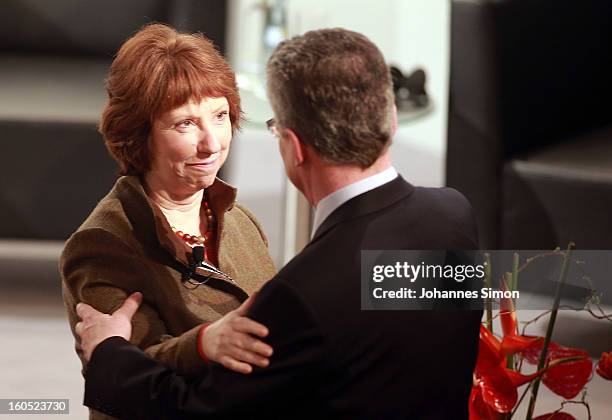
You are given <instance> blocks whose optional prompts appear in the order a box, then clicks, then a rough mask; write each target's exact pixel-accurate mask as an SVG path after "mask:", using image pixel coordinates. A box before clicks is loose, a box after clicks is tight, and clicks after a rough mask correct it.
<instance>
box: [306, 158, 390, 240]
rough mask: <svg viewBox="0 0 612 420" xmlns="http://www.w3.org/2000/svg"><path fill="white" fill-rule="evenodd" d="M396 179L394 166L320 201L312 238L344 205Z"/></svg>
mask: <svg viewBox="0 0 612 420" xmlns="http://www.w3.org/2000/svg"><path fill="white" fill-rule="evenodd" d="M395 178H397V171H396V170H395V168H394V167H393V166H391V167H389V168H387V169H385V170H384V171H381V172H378V173H376V174H374V175H372V176H369V177H367V178H364V179H362V180H360V181H357V182H354V183H352V184H349V185H346V186H344V187H342V188H340V189H338V190H336V191H334V192H333V193H331V194H329V195H327V196H326V197H325V198H323V199H322V200H321V201H319V203H318V204H317V207H316V208H315V214H314V222H313V225H312V236H314V234H315V232H316V231H317V229H318V228H319V226H321V224H323V222H324V221H325V219H327V217H328V216H329V215H330V214H332V213H333V211H334V210H336V209H337V208H338V207H340V206H341V205H342V204H344V203H346V202H347V201H349V200H350V199H351V198H353V197H356V196H358V195H360V194H363V193H365V192H368V191H370V190H373V189H374V188H378V187H380V186H381V185H384V184H386V183H388V182H390V181H393V180H394V179H395Z"/></svg>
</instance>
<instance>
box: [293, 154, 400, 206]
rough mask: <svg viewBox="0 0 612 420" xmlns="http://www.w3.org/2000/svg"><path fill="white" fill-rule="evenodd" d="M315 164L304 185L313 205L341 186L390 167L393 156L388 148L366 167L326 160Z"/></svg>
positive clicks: (305, 192)
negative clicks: (332, 162)
mask: <svg viewBox="0 0 612 420" xmlns="http://www.w3.org/2000/svg"><path fill="white" fill-rule="evenodd" d="M315 166H318V167H313V168H312V170H311V171H309V172H310V173H309V177H308V180H307V181H306V182H305V185H304V188H305V191H304V194H305V195H306V197H307V198H308V201H309V202H310V204H311V205H312V206H313V207H316V206H317V204H318V203H319V201H321V200H322V199H323V198H325V197H327V196H328V195H330V194H332V193H333V192H335V191H337V190H339V189H340V188H343V187H346V186H347V185H350V184H354V183H355V182H358V181H361V180H362V179H365V178H369V177H371V176H372V175H376V174H377V173H380V172H382V171H384V170H385V169H388V168H389V167H391V157H390V154H389V151H388V150H387V151H386V152H385V153H383V154H382V155H381V156H380V157H379V158H378V159H377V160H376V161H375V162H374V164H372V165H371V166H369V167H368V168H366V169H363V168H361V167H359V166H355V165H337V164H335V165H334V164H329V163H325V162H320V163H319V164H317V165H315Z"/></svg>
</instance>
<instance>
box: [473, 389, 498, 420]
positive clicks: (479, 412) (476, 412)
mask: <svg viewBox="0 0 612 420" xmlns="http://www.w3.org/2000/svg"><path fill="white" fill-rule="evenodd" d="M501 418H502V415H501V414H499V413H497V412H495V410H493V409H492V408H491V407H490V406H489V405H487V404H486V403H485V402H484V400H483V399H482V392H481V391H480V388H479V387H477V386H473V387H472V392H471V393H470V420H500V419H501Z"/></svg>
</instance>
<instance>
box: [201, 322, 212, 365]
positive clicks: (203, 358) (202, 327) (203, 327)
mask: <svg viewBox="0 0 612 420" xmlns="http://www.w3.org/2000/svg"><path fill="white" fill-rule="evenodd" d="M209 326H210V323H209V322H207V323H206V324H203V325H202V326H201V327H200V331H198V354H199V355H200V358H201V359H202V360H204V363H206V364H208V363H210V360H208V357H206V353H204V344H203V343H204V340H203V337H204V331H206V328H208V327H209Z"/></svg>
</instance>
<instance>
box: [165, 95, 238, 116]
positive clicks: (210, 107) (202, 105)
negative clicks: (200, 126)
mask: <svg viewBox="0 0 612 420" xmlns="http://www.w3.org/2000/svg"><path fill="white" fill-rule="evenodd" d="M227 106H229V104H228V101H227V98H225V97H219V98H210V97H203V98H202V99H200V100H198V99H197V98H192V99H190V100H189V101H187V102H186V103H184V104H182V105H179V106H177V107H176V108H173V109H170V110H168V111H167V112H165V113H164V114H165V115H167V116H173V115H175V114H184V113H194V114H195V113H200V112H208V111H216V110H218V109H219V108H223V107H227Z"/></svg>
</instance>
